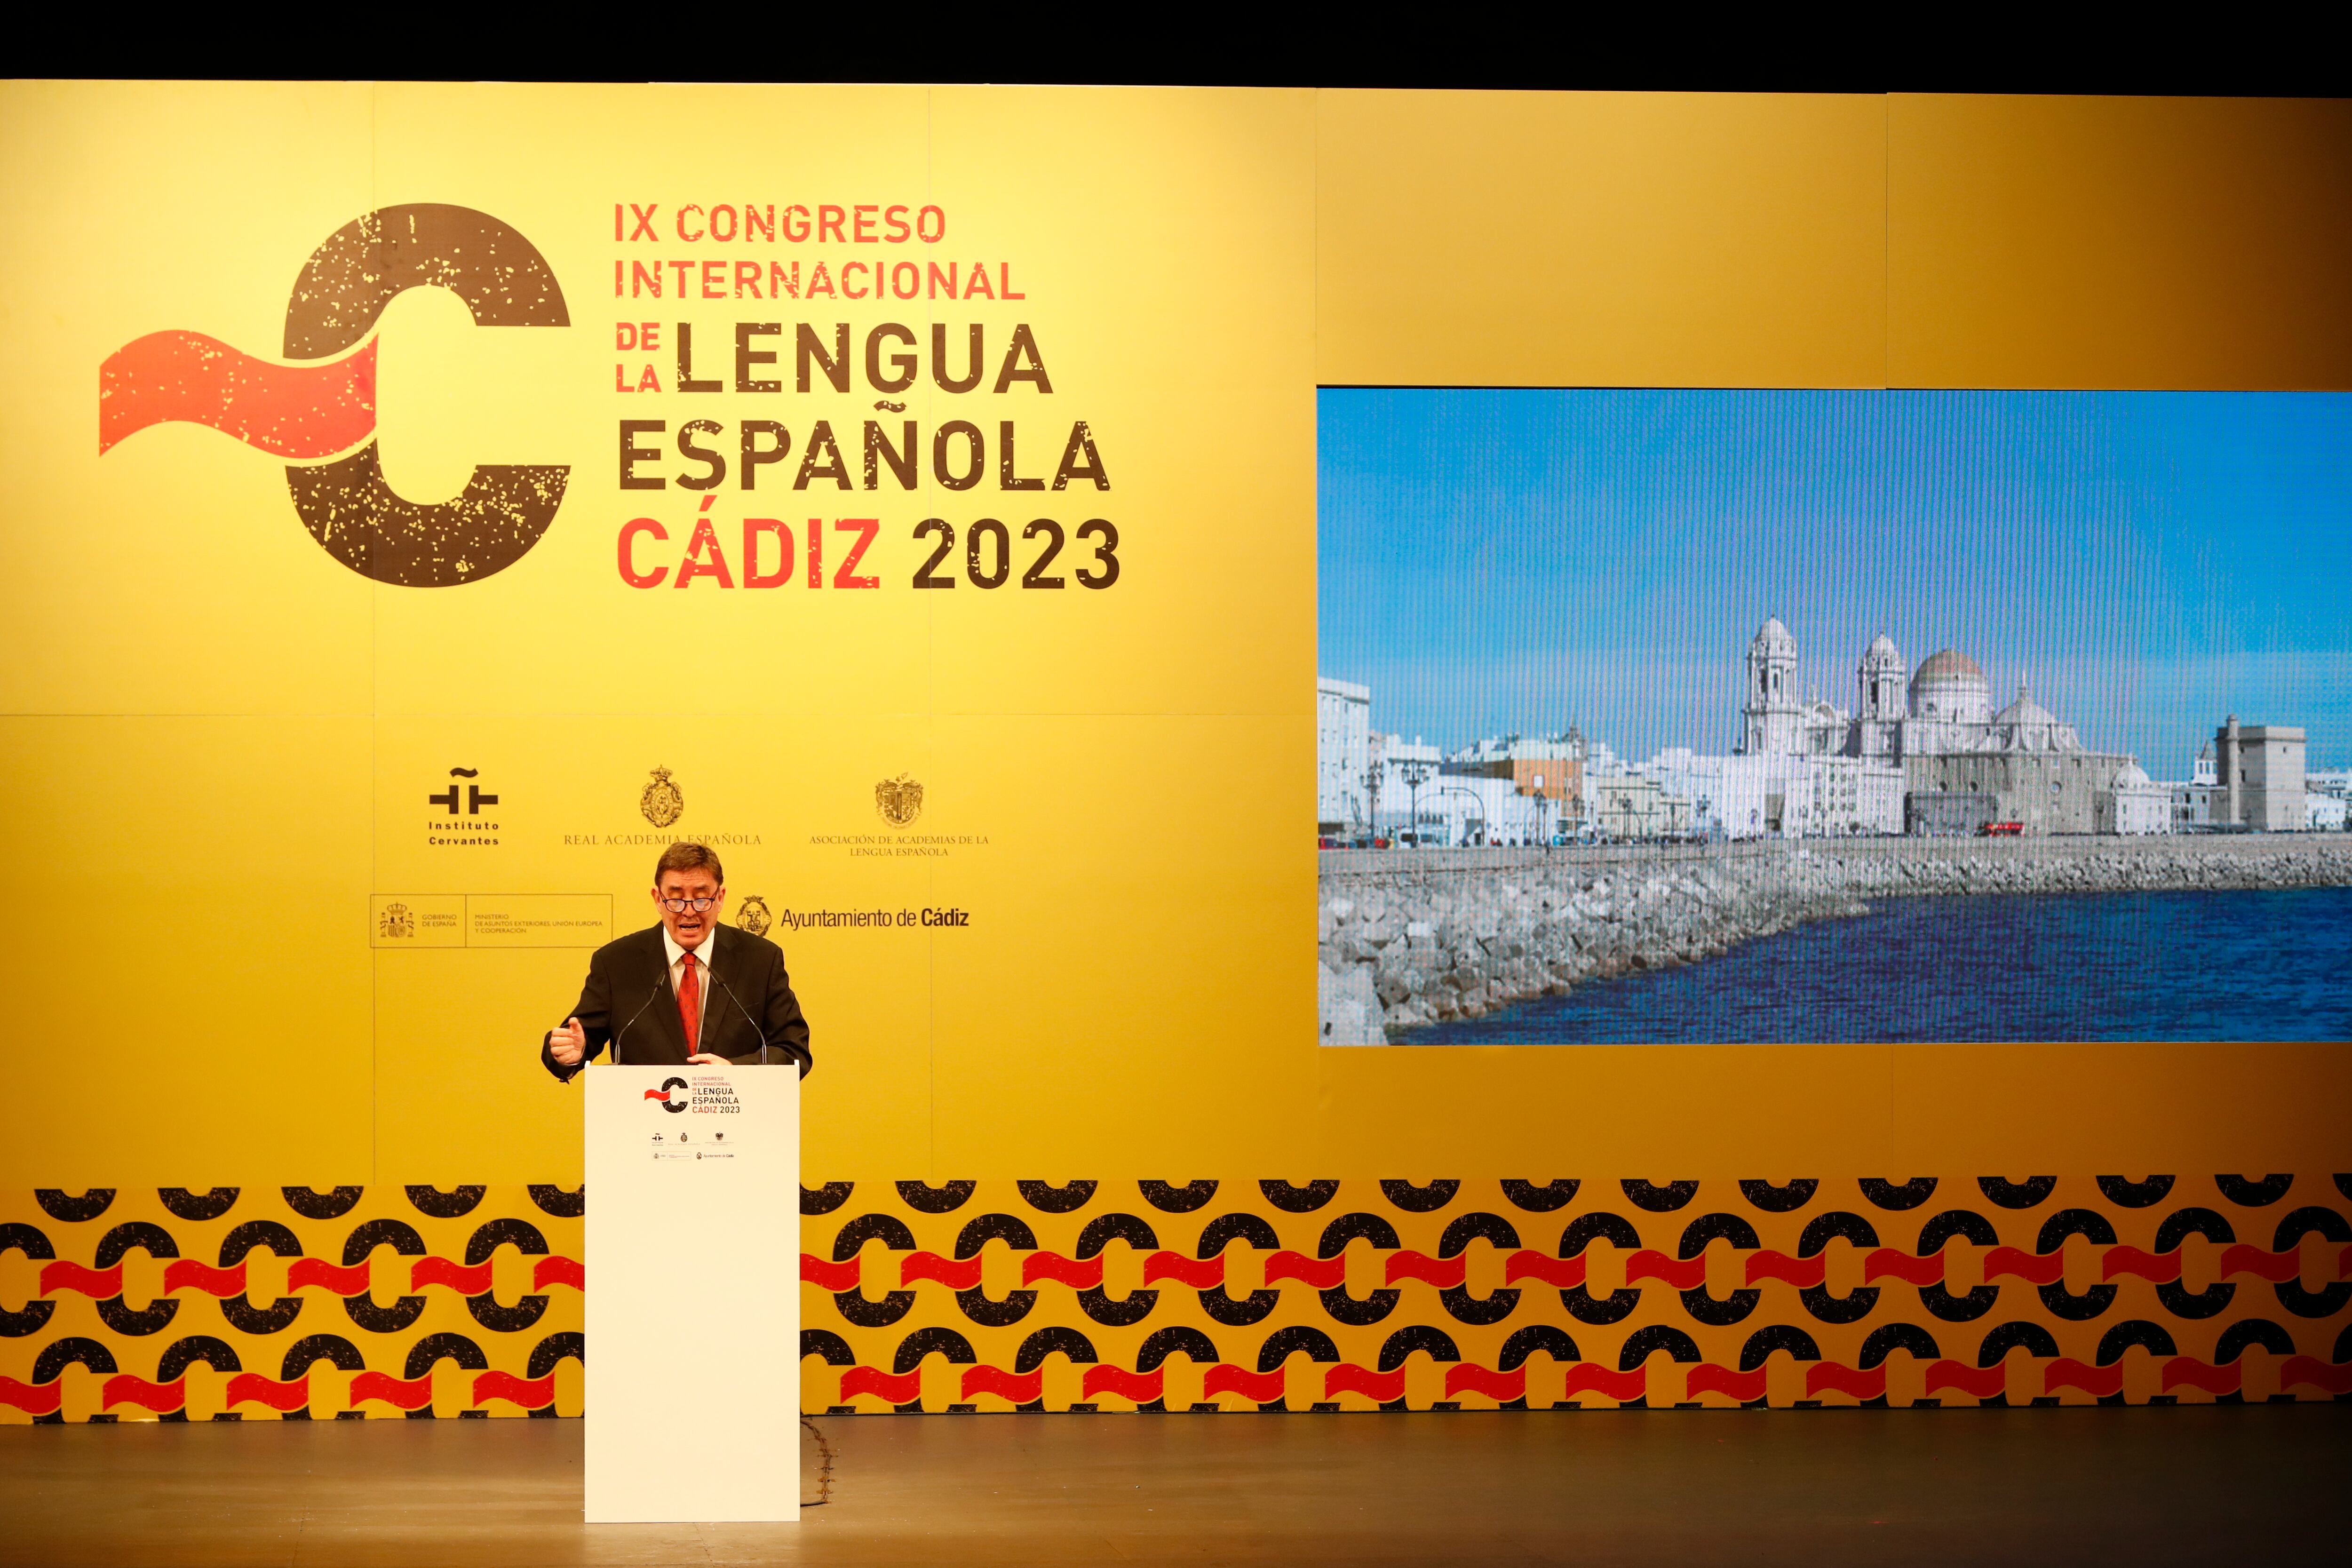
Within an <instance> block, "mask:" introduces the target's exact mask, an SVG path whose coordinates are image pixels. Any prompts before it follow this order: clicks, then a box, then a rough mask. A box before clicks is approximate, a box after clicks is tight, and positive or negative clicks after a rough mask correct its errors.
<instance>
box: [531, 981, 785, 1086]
mask: <svg viewBox="0 0 2352 1568" xmlns="http://www.w3.org/2000/svg"><path fill="white" fill-rule="evenodd" d="M668 978H669V976H668V974H667V973H664V974H662V976H661V977H660V978H659V979H656V981H655V982H654V988H653V991H652V993H651V994H648V995H647V996H646V999H645V1001H644V1002H642V1003H640V1004H639V1005H638V1007H637V1010H636V1011H635V1012H634V1013H632V1014H630V1015H629V1022H628V1023H626V1024H624V1025H622V1026H621V1032H620V1034H617V1035H614V1037H613V1038H612V1040H611V1042H610V1043H611V1045H612V1047H613V1065H614V1067H618V1066H620V1065H621V1040H622V1037H624V1036H625V1035H627V1034H628V1032H629V1029H630V1026H632V1025H634V1024H635V1023H636V1021H637V1020H638V1019H640V1018H642V1017H644V1016H646V1008H647V1007H650V1006H652V1005H654V998H655V997H656V996H659V995H660V994H662V986H663V984H664V983H665V982H667V980H668ZM737 1005H738V1006H740V1005H741V1004H740V1003H738V1004H737ZM590 1054H591V1055H593V1052H592V1053H590ZM587 1070H588V1057H587V1056H583V1057H582V1058H580V1071H581V1072H585V1071H587ZM574 1076H575V1077H576V1076H577V1074H575V1075H574ZM563 1081H564V1082H566V1083H570V1082H571V1081H572V1079H568V1078H567V1079H564V1080H563Z"/></svg>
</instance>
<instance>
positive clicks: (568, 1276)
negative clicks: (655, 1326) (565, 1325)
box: [530, 1253, 856, 1290]
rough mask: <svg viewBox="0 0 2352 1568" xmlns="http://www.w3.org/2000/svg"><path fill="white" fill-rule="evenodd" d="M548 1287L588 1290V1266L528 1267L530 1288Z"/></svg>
mask: <svg viewBox="0 0 2352 1568" xmlns="http://www.w3.org/2000/svg"><path fill="white" fill-rule="evenodd" d="M801 1257H802V1258H803V1259H805V1258H807V1257H808V1254H806V1253H803V1254H801ZM851 1282H852V1283H855V1282H856V1270H855V1269H852V1270H851ZM550 1285H569V1286H571V1287H572V1289H574V1290H585V1289H588V1266H587V1265H586V1264H584V1263H582V1262H580V1261H579V1260H578V1259H577V1258H565V1257H563V1256H562V1255H561V1254H558V1255H557V1256H555V1257H552V1258H541V1259H540V1260H539V1261H538V1262H536V1263H534V1264H532V1265H531V1266H530V1288H531V1289H534V1290H544V1289H547V1288H548V1287H549V1286H550Z"/></svg>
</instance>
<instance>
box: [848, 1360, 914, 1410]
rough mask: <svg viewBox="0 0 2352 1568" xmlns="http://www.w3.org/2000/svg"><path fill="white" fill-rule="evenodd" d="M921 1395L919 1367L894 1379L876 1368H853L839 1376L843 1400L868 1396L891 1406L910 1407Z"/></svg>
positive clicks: (899, 1374)
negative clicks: (858, 1395)
mask: <svg viewBox="0 0 2352 1568" xmlns="http://www.w3.org/2000/svg"><path fill="white" fill-rule="evenodd" d="M922 1393H923V1372H922V1369H921V1368H920V1367H917V1368H916V1369H915V1370H914V1371H912V1372H905V1373H898V1375H897V1376H895V1377H893V1376H892V1375H891V1374H890V1373H887V1372H884V1371H883V1370H882V1369H881V1368H880V1367H878V1366H853V1367H851V1368H850V1369H849V1370H848V1371H847V1372H845V1373H842V1374H841V1397H842V1398H844V1399H849V1398H853V1397H855V1396H856V1395H857V1394H873V1395H874V1396H875V1397H877V1398H878V1399H886V1400H887V1401H889V1402H890V1403H891V1404H893V1405H911V1404H913V1403H914V1402H915V1401H916V1400H917V1399H919V1398H921V1397H922Z"/></svg>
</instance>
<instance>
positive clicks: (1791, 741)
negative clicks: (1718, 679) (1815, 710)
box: [1739, 616, 1800, 757]
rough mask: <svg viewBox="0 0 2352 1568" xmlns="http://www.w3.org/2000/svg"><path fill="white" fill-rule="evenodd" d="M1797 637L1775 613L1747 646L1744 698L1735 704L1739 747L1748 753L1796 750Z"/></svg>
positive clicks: (1741, 750) (1797, 726) (1797, 746)
mask: <svg viewBox="0 0 2352 1568" xmlns="http://www.w3.org/2000/svg"><path fill="white" fill-rule="evenodd" d="M1798 720H1799V715H1798V711H1797V639H1796V638H1794V637H1790V635H1789V628H1788V627H1786V626H1782V625H1781V624H1780V617H1778V616H1774V617H1773V618H1772V619H1770V620H1768V621H1766V622H1765V623H1764V625H1763V626H1761V627H1760V628H1759V629H1758V631H1757V633H1756V637H1755V640H1754V641H1752V642H1750V643H1749V644H1748V684H1747V687H1746V698H1745V700H1743V701H1742V702H1741V703H1740V706H1739V721H1740V722H1739V750H1740V752H1742V753H1744V754H1745V755H1748V756H1751V757H1752V756H1761V755H1765V754H1767V753H1777V752H1794V751H1796V750H1798V749H1799V735H1798V731H1799V728H1800V725H1799V722H1798Z"/></svg>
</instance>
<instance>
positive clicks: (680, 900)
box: [654, 867, 727, 952]
mask: <svg viewBox="0 0 2352 1568" xmlns="http://www.w3.org/2000/svg"><path fill="white" fill-rule="evenodd" d="M701 900H709V903H708V904H707V905H706V906H705V907H704V908H702V909H696V908H695V907H694V906H695V905H696V904H697V903H698V902H700V901H701ZM726 902H727V889H725V888H722V887H720V886H719V879H718V878H716V877H714V876H712V875H711V874H710V871H709V868H708V867H698V868H695V869H694V870H691V871H664V872H663V873H662V874H661V880H660V881H659V882H658V883H656V885H655V887H654V907H655V908H656V909H657V910H660V911H661V922H662V924H664V925H666V926H667V927H668V928H669V934H670V937H671V939H672V940H673V941H675V942H677V945H678V946H680V947H682V948H685V949H686V950H687V951H688V952H692V951H693V950H694V949H696V948H698V947H700V946H701V945H702V944H703V943H704V942H707V941H708V940H709V937H710V928H711V927H712V926H715V925H717V924H718V923H719V910H720V909H721V908H722V907H723V906H724V905H725V904H726ZM680 904H683V905H685V908H683V909H680V908H677V906H678V905H680Z"/></svg>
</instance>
